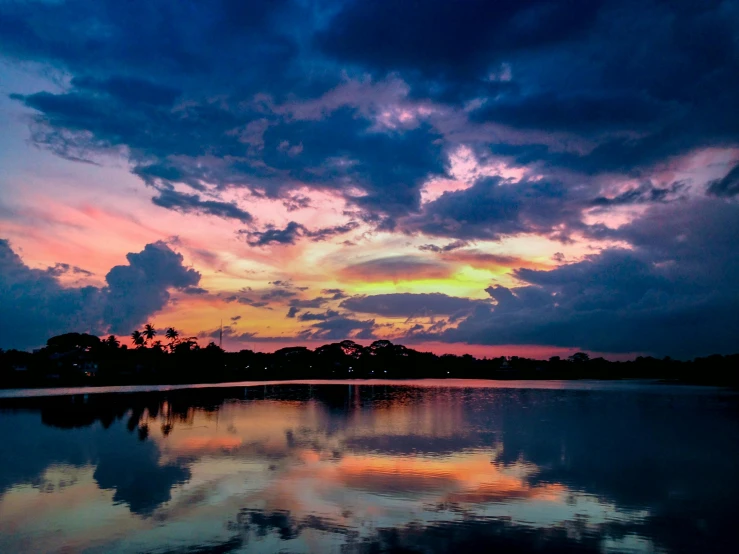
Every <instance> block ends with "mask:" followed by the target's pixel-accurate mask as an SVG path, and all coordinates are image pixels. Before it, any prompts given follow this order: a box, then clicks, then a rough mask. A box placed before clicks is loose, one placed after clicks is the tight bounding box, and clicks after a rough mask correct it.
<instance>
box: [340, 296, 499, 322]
mask: <svg viewBox="0 0 739 554" xmlns="http://www.w3.org/2000/svg"><path fill="white" fill-rule="evenodd" d="M484 303H485V302H482V301H479V300H472V299H470V298H460V297H456V296H448V295H446V294H442V293H438V292H435V293H424V294H413V293H407V292H406V293H393V294H373V295H367V296H353V297H351V298H347V299H346V300H344V301H342V302H341V304H340V306H341V307H342V308H344V309H346V310H349V311H352V312H359V313H365V314H375V315H380V316H384V317H406V318H409V317H433V316H439V315H451V314H457V313H465V312H469V311H471V310H472V309H473V308H474V307H476V306H478V305H480V304H484Z"/></svg>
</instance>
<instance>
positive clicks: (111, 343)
mask: <svg viewBox="0 0 739 554" xmlns="http://www.w3.org/2000/svg"><path fill="white" fill-rule="evenodd" d="M103 343H105V346H107V347H108V348H113V349H115V348H118V347H119V346H120V345H121V343H120V342H118V339H117V338H115V335H110V336H109V337H108V338H107V339H105V340H104V341H103Z"/></svg>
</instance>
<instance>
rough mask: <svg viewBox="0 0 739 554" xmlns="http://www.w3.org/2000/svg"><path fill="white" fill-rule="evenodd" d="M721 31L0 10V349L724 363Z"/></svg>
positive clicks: (218, 2) (735, 168)
mask: <svg viewBox="0 0 739 554" xmlns="http://www.w3.org/2000/svg"><path fill="white" fill-rule="evenodd" d="M737 29H739V1H735V0H725V1H718V0H702V1H700V2H697V1H695V0H673V1H669V2H666V1H659V0H640V1H636V0H633V1H629V0H613V1H594V0H556V1H555V0H531V1H519V0H497V1H492V0H468V1H460V2H451V1H437V0H427V1H423V2H411V1H410V0H409V1H400V2H390V1H388V2H384V1H378V2H374V1H341V0H318V1H308V0H271V1H267V0H264V1H256V0H250V1H248V2H244V1H239V0H213V1H209V2H197V1H183V0H157V1H147V2H144V1H126V2H121V1H114V0H95V1H90V0H66V1H65V0H25V1H24V0H0V122H1V127H0V129H1V132H0V348H25V349H28V348H36V347H39V346H41V345H43V344H44V342H45V341H46V339H47V338H48V337H49V336H51V335H55V334H60V333H64V332H68V331H85V332H91V333H95V334H98V335H107V334H109V333H114V334H117V335H120V336H124V337H127V336H128V335H129V334H130V333H131V331H132V330H134V329H136V328H140V327H141V326H142V325H143V324H144V323H147V322H151V323H153V324H154V325H155V327H157V328H158V329H164V328H165V327H168V326H175V327H177V328H178V329H181V330H182V332H183V334H184V335H188V336H189V335H193V336H197V337H199V339H200V341H201V343H203V344H204V343H206V342H208V341H209V340H213V337H217V335H218V328H219V326H220V324H221V321H223V325H224V347H226V349H228V350H238V349H241V348H249V349H253V350H262V351H271V350H275V349H277V348H281V347H283V346H288V345H307V346H310V347H315V346H318V345H320V344H325V343H328V342H335V341H338V340H342V339H345V338H350V339H353V340H357V341H358V342H362V343H368V342H371V341H372V340H376V339H390V340H392V341H394V342H400V343H403V344H406V345H408V346H411V347H413V348H417V349H421V350H424V349H426V350H432V351H434V352H439V353H441V352H455V353H462V352H470V353H472V354H475V355H478V356H497V355H501V354H508V355H526V356H536V357H548V356H550V355H554V354H560V355H567V354H569V353H572V352H574V351H575V350H579V349H582V350H586V351H589V352H593V353H599V354H602V355H605V356H607V357H610V358H614V359H617V358H623V357H631V356H634V355H638V354H651V355H656V356H665V355H671V356H673V357H677V358H688V357H693V356H699V355H706V354H711V353H723V354H726V353H730V352H736V351H739V278H738V277H739V202H738V199H739V32H737ZM216 340H217V339H216Z"/></svg>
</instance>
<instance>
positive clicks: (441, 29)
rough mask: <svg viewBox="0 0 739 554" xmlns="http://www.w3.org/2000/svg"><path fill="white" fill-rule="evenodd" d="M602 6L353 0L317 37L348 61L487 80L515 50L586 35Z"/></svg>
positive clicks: (581, 0) (586, 2)
mask: <svg viewBox="0 0 739 554" xmlns="http://www.w3.org/2000/svg"><path fill="white" fill-rule="evenodd" d="M598 5H599V2H593V1H591V0H572V1H569V2H557V1H556V0H540V1H537V0H534V1H524V2H521V1H519V0H504V1H498V2H488V1H486V0H472V1H470V2H465V3H464V5H459V4H455V3H453V2H445V1H443V0H431V1H428V2H424V3H423V5H418V4H414V3H411V2H362V1H349V2H345V3H344V4H343V6H342V8H343V9H342V10H341V11H340V12H339V13H338V14H337V15H336V17H335V18H334V19H333V20H332V21H331V23H330V25H329V26H328V28H327V29H325V30H324V31H322V32H321V33H319V34H318V35H317V37H316V42H317V44H318V45H319V47H320V48H321V49H322V50H323V51H324V52H326V53H328V54H329V55H331V56H334V57H335V58H337V59H339V60H341V61H344V62H350V63H355V64H357V65H359V66H360V67H368V68H371V69H373V70H376V71H381V72H388V71H394V70H400V71H409V72H419V73H421V74H422V75H424V76H426V77H429V78H438V79H440V80H443V79H460V80H461V79H465V80H466V79H478V80H481V79H483V78H485V77H487V76H488V73H489V72H490V70H491V69H492V68H494V67H495V64H496V62H500V61H501V60H505V59H506V57H507V56H508V55H511V54H514V53H516V52H521V51H527V50H532V49H536V48H548V47H550V46H551V45H552V44H556V43H560V42H563V41H565V42H567V41H571V40H572V39H573V38H575V37H578V36H580V34H581V33H584V32H585V31H587V30H588V28H589V27H590V25H591V24H592V23H593V20H594V18H595V16H596V14H597V11H598V7H599V6H598Z"/></svg>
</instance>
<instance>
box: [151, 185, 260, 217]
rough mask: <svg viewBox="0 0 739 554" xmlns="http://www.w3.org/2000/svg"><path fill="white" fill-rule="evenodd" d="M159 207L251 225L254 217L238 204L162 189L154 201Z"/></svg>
mask: <svg viewBox="0 0 739 554" xmlns="http://www.w3.org/2000/svg"><path fill="white" fill-rule="evenodd" d="M152 202H154V204H156V205H157V206H162V207H163V208H169V209H172V210H176V211H180V212H184V213H196V214H208V215H214V216H217V217H223V218H226V219H235V220H237V221H241V222H242V223H249V222H251V220H252V216H251V214H250V213H249V212H247V211H244V210H242V209H241V208H239V207H238V206H237V205H236V204H232V203H230V202H220V201H218V200H203V199H202V198H200V197H199V196H198V195H197V194H187V193H184V192H177V191H175V190H170V189H166V188H165V189H161V190H160V191H159V195H158V196H155V197H154V198H153V199H152Z"/></svg>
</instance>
